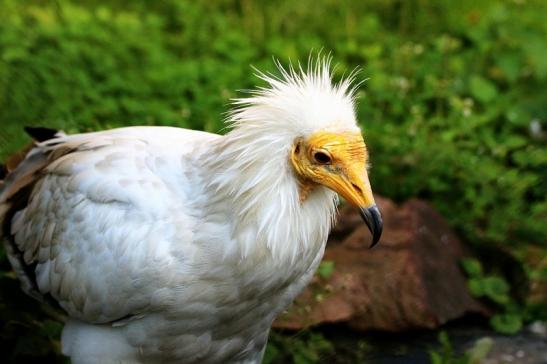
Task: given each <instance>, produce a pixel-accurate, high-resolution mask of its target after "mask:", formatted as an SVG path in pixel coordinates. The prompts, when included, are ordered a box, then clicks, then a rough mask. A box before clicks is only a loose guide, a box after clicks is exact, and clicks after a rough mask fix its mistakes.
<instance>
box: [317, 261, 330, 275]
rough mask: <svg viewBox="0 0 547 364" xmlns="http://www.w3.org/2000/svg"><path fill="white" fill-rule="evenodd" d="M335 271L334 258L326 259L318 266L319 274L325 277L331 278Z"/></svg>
mask: <svg viewBox="0 0 547 364" xmlns="http://www.w3.org/2000/svg"><path fill="white" fill-rule="evenodd" d="M332 273H334V262H333V261H332V260H324V261H322V262H321V263H320V264H319V268H317V274H319V276H320V277H321V278H323V279H329V278H330V277H331V276H332Z"/></svg>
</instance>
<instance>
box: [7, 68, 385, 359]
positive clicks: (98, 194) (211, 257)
mask: <svg viewBox="0 0 547 364" xmlns="http://www.w3.org/2000/svg"><path fill="white" fill-rule="evenodd" d="M279 72H280V76H273V75H271V74H261V73H260V74H259V76H260V77H261V78H262V79H263V80H264V81H266V83H267V85H268V86H267V87H263V88H259V89H257V90H256V91H254V92H252V93H251V95H249V96H248V97H247V98H243V99H238V100H236V101H235V105H234V106H233V110H232V112H231V113H230V114H229V115H228V117H227V122H228V124H229V126H230V131H229V132H228V133H226V134H225V135H222V136H221V135H216V134H210V133H206V132H202V131H194V130H187V129H180V128H172V127H127V128H121V129H114V130H107V131H100V132H93V133H84V134H76V135H65V134H63V133H57V134H56V135H54V136H53V138H51V139H49V140H45V141H42V142H37V143H36V145H35V147H34V148H33V149H32V150H31V151H30V152H29V153H28V154H27V156H26V158H25V159H24V160H23V161H22V162H21V163H20V164H19V166H18V167H17V168H16V169H15V170H14V171H12V172H11V173H10V174H9V175H8V176H7V178H6V180H5V181H4V185H3V187H2V189H1V190H0V222H1V223H2V225H1V226H2V240H3V241H4V242H5V244H4V245H5V248H6V251H7V255H8V258H9V260H10V262H11V264H12V266H13V268H14V270H15V272H16V273H17V276H18V278H19V280H20V281H21V285H22V287H23V289H24V290H25V292H26V293H28V294H29V295H31V296H32V297H34V298H37V299H39V300H42V301H47V302H50V303H52V304H54V305H56V306H57V307H58V308H60V309H62V310H63V311H64V312H65V313H66V314H67V316H68V317H69V319H68V321H67V322H66V324H65V326H64V329H63V333H62V351H63V353H64V354H65V355H68V356H70V358H71V360H72V363H75V364H80V363H97V364H98V363H101V364H104V363H260V361H261V360H262V356H263V353H264V349H265V346H266V342H267V339H268V333H269V330H270V326H271V324H272V322H273V320H274V319H275V317H276V316H277V315H278V314H279V313H281V312H282V311H283V310H284V309H285V308H286V307H287V306H288V305H289V304H290V303H291V302H292V301H293V299H294V298H295V296H296V295H297V294H298V293H299V292H301V291H302V289H303V288H304V287H305V286H306V284H307V283H308V281H309V280H310V278H311V277H312V275H313V274H314V271H315V270H316V268H317V266H318V265H319V263H320V260H321V258H322V256H323V252H324V249H325V243H326V241H327V235H328V233H329V230H330V228H331V225H332V222H333V217H334V215H335V212H336V204H337V194H336V193H338V194H340V195H341V196H342V197H343V198H344V199H345V200H346V201H347V202H348V203H350V204H352V205H354V206H356V207H357V208H359V209H360V212H361V215H362V216H363V218H364V220H365V222H366V223H367V225H368V227H369V229H370V230H371V232H372V236H373V244H375V243H376V242H377V241H378V239H379V238H380V234H381V231H382V220H381V216H380V213H379V211H378V209H377V207H376V205H375V203H374V198H373V195H372V191H371V187H370V183H369V179H368V175H367V164H368V154H367V150H366V146H365V143H364V141H363V138H362V135H361V131H360V129H359V127H358V125H357V122H356V118H355V112H354V100H353V87H352V85H351V82H350V80H345V81H342V82H340V83H338V84H334V83H333V82H332V80H331V73H330V67H329V64H328V62H326V61H318V62H315V64H314V65H313V66H311V67H309V68H307V69H306V70H302V69H297V70H295V69H293V68H289V69H283V68H280V71H279Z"/></svg>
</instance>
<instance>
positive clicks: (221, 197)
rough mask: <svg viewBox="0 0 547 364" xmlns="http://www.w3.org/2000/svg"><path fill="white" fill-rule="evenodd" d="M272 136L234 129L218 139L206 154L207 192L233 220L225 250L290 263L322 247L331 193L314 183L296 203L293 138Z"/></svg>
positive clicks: (332, 199) (331, 205) (332, 200)
mask: <svg viewBox="0 0 547 364" xmlns="http://www.w3.org/2000/svg"><path fill="white" fill-rule="evenodd" d="M242 129H245V130H242ZM274 135H275V138H273V137H270V136H268V135H267V134H266V135H265V134H264V133H263V132H258V130H257V132H256V133H253V132H252V130H251V131H250V130H248V129H247V128H236V129H234V130H232V131H231V132H230V133H228V134H226V135H225V136H223V137H222V138H219V139H218V141H217V143H216V144H215V145H214V146H213V149H214V151H212V152H211V153H210V155H209V156H208V157H207V158H206V163H205V164H206V166H207V168H206V169H207V173H208V176H209V177H208V179H209V183H208V185H207V190H208V192H209V195H210V198H211V199H212V200H213V201H214V204H215V205H216V206H224V208H225V209H226V213H227V214H228V215H229V216H231V217H232V219H233V221H234V222H233V226H232V245H231V246H227V249H229V250H230V251H231V253H235V254H240V257H241V258H242V259H244V258H247V257H249V256H252V255H253V256H256V255H258V256H263V257H267V256H271V257H272V258H274V259H275V260H277V261H279V262H295V261H296V260H297V259H301V258H303V257H304V256H306V255H308V254H314V255H315V254H317V252H318V251H319V249H321V248H322V247H323V246H324V243H325V242H326V239H327V236H328V233H329V231H330V227H331V225H332V222H333V218H334V213H335V206H336V204H335V202H336V200H335V199H336V195H335V194H334V193H333V192H332V191H330V190H328V189H326V188H324V187H322V186H319V187H317V188H315V189H314V190H313V191H311V192H310V193H309V195H308V196H307V199H306V200H305V201H303V202H301V200H300V191H299V184H298V179H297V178H296V176H295V174H294V172H293V170H292V167H291V165H290V163H289V151H290V147H291V146H292V142H293V139H294V138H295V136H291V135H289V134H287V135H285V136H284V137H281V136H280V134H279V133H275V134H274Z"/></svg>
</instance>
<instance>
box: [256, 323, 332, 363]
mask: <svg viewBox="0 0 547 364" xmlns="http://www.w3.org/2000/svg"><path fill="white" fill-rule="evenodd" d="M333 350H334V348H333V346H332V344H331V343H330V342H329V341H328V340H326V339H325V338H324V337H323V335H321V334H320V333H314V332H311V331H301V332H299V333H298V334H297V335H293V336H286V335H283V334H280V333H277V332H275V331H274V332H272V333H271V334H270V339H269V342H268V347H267V348H266V353H265V354H264V360H263V364H277V363H279V364H281V363H294V364H314V363H321V362H323V361H322V360H321V358H323V359H324V358H325V356H327V355H330V354H333Z"/></svg>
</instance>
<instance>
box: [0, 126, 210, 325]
mask: <svg viewBox="0 0 547 364" xmlns="http://www.w3.org/2000/svg"><path fill="white" fill-rule="evenodd" d="M166 129H170V130H166ZM214 137H216V136H215V135H213V134H207V133H199V132H197V133H196V132H191V131H182V129H175V128H126V129H118V130H114V131H110V132H103V133H90V134H80V135H75V136H68V137H60V138H56V139H52V140H49V141H46V142H44V143H41V144H39V145H38V147H37V148H35V149H33V150H31V152H30V153H29V154H28V156H27V158H26V159H25V160H24V161H23V162H22V163H21V164H20V165H19V166H18V167H17V169H15V170H14V171H13V172H12V173H11V174H10V175H8V177H7V179H6V181H5V184H4V186H3V188H2V190H1V191H0V222H1V223H2V228H3V229H2V235H3V240H4V241H5V245H6V251H7V254H8V258H9V260H10V262H11V264H12V266H13V267H14V270H15V271H16V273H17V275H18V277H19V278H20V280H21V282H22V287H23V289H24V290H25V291H26V292H27V293H29V294H30V295H31V296H33V297H35V298H38V299H46V300H51V299H53V300H54V301H56V302H57V303H58V304H59V305H60V306H61V307H62V308H63V309H64V310H65V311H67V313H68V314H69V315H70V316H72V317H75V318H79V319H81V320H84V321H87V322H94V323H101V322H110V321H115V320H119V319H122V318H125V317H127V316H128V315H133V314H138V313H142V312H144V311H146V310H147V309H148V308H149V307H150V306H153V305H154V302H153V301H154V299H155V297H158V296H161V297H163V298H165V294H160V293H161V292H162V290H165V289H167V288H168V287H170V285H172V284H174V283H173V282H174V281H175V279H174V275H176V274H178V273H180V271H181V270H183V269H184V266H185V263H184V260H185V259H186V258H187V257H186V253H187V255H188V256H191V254H192V249H194V248H193V246H192V231H193V226H194V225H195V224H196V221H195V219H196V213H195V211H192V206H191V204H189V203H188V201H189V200H190V199H191V198H190V197H191V196H189V195H190V194H191V193H192V192H193V188H191V187H192V186H191V185H192V184H193V183H196V180H192V179H191V178H190V177H189V175H190V174H189V173H188V170H189V169H191V168H193V166H192V165H191V160H190V157H189V156H190V155H191V154H192V152H194V147H193V146H196V145H201V146H203V145H204V144H207V143H204V142H205V141H207V140H209V139H211V138H214ZM174 243H176V244H178V247H177V249H176V252H177V253H176V254H175V253H173V249H172V246H173V244H174ZM180 244H186V245H187V247H186V246H185V249H183V250H181V249H180ZM180 251H184V252H185V256H181V254H180Z"/></svg>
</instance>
